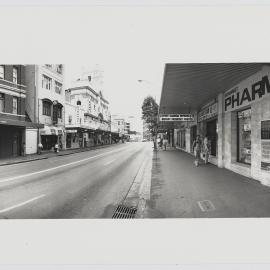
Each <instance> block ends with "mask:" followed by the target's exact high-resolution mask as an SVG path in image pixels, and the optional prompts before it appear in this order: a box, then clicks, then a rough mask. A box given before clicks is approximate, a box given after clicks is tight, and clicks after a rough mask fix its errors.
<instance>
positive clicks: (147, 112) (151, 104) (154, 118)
mask: <svg viewBox="0 0 270 270" xmlns="http://www.w3.org/2000/svg"><path fill="white" fill-rule="evenodd" d="M142 119H143V120H144V121H145V122H146V123H147V125H148V129H149V131H150V132H151V134H152V135H153V136H154V135H155V134H156V131H157V128H158V104H157V103H156V101H155V99H154V98H153V97H152V96H147V97H146V98H145V99H144V101H143V104H142Z"/></svg>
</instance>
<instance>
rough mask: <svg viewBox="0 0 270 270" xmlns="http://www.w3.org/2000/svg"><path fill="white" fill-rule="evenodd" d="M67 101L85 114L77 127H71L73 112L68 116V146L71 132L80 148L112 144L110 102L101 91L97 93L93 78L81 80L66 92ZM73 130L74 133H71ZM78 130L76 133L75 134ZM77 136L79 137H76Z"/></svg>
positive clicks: (88, 77)
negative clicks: (70, 121) (70, 120)
mask: <svg viewBox="0 0 270 270" xmlns="http://www.w3.org/2000/svg"><path fill="white" fill-rule="evenodd" d="M66 100H67V103H69V104H70V106H74V109H75V111H77V112H79V111H80V110H82V111H83V112H84V115H83V119H82V117H81V118H80V121H77V123H76V127H74V126H70V124H69V122H68V121H69V119H70V117H72V112H71V111H70V113H69V115H66V130H67V136H68V137H67V144H68V145H70V144H69V143H68V141H69V140H70V137H71V135H69V134H71V132H72V133H73V136H77V137H78V140H79V142H80V147H89V146H93V145H100V144H108V143H110V142H111V137H110V121H111V116H110V112H109V102H108V101H107V100H106V99H105V98H104V97H103V95H102V92H101V91H95V90H94V89H93V86H92V82H91V76H87V78H82V79H79V80H78V81H76V82H73V83H72V84H71V87H70V88H68V89H67V90H66ZM69 108H71V107H69ZM77 120H78V119H77ZM71 130H73V131H71ZM74 130H76V132H74ZM75 134H77V135H75Z"/></svg>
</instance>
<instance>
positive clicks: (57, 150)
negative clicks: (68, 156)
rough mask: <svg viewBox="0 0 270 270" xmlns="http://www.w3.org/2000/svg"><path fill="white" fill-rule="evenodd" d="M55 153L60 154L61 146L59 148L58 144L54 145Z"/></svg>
mask: <svg viewBox="0 0 270 270" xmlns="http://www.w3.org/2000/svg"><path fill="white" fill-rule="evenodd" d="M54 152H55V153H58V152H59V146H58V143H56V144H55V145H54Z"/></svg>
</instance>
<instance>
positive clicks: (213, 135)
mask: <svg viewBox="0 0 270 270" xmlns="http://www.w3.org/2000/svg"><path fill="white" fill-rule="evenodd" d="M206 136H207V137H208V140H209V141H210V143H209V145H210V149H209V150H210V154H211V155H212V156H216V155H217V120H216V119H215V120H212V121H209V122H207V125H206Z"/></svg>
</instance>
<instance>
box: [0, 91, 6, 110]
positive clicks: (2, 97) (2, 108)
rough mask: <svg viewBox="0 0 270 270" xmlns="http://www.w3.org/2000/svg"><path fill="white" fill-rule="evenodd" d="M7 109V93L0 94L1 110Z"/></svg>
mask: <svg viewBox="0 0 270 270" xmlns="http://www.w3.org/2000/svg"><path fill="white" fill-rule="evenodd" d="M4 111H5V95H4V94H0V112H4Z"/></svg>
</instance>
